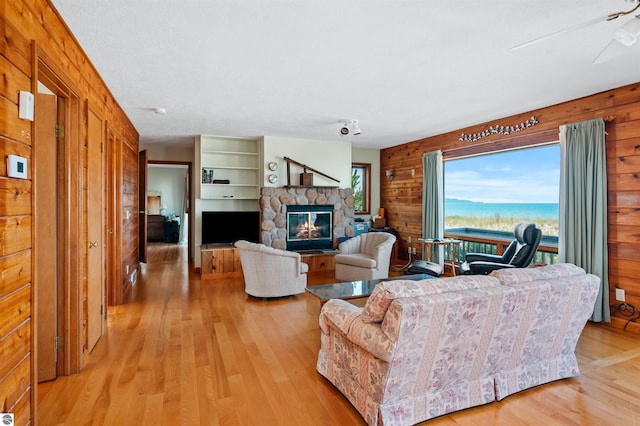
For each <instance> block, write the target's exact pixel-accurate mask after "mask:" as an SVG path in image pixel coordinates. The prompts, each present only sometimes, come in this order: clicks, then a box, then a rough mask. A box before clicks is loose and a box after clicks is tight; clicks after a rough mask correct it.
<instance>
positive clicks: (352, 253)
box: [335, 232, 396, 281]
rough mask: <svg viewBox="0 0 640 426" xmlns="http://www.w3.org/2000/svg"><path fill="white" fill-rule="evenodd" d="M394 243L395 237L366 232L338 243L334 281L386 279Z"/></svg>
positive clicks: (384, 233) (388, 234) (386, 233)
mask: <svg viewBox="0 0 640 426" xmlns="http://www.w3.org/2000/svg"><path fill="white" fill-rule="evenodd" d="M395 241H396V237H395V236H394V235H393V234H390V233H388V232H368V233H366V234H360V235H358V236H357V237H353V238H351V239H348V240H346V241H344V242H342V243H340V245H339V246H338V249H339V251H340V253H339V254H337V255H336V259H335V263H336V280H337V281H355V280H372V279H377V278H387V277H388V276H389V263H390V262H391V249H392V248H393V243H394V242H395Z"/></svg>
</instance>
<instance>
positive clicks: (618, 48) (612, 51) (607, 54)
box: [593, 39, 629, 64]
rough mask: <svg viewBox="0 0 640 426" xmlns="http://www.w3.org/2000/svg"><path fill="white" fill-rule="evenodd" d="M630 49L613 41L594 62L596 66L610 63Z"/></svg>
mask: <svg viewBox="0 0 640 426" xmlns="http://www.w3.org/2000/svg"><path fill="white" fill-rule="evenodd" d="M628 49H629V47H628V46H624V45H622V44H620V43H619V42H618V41H616V40H615V39H614V40H611V41H610V42H609V43H608V44H607V45H606V46H605V47H604V49H602V50H601V51H600V53H599V54H598V56H596V58H595V59H594V60H593V63H594V64H601V63H603V62H607V61H610V60H611V59H613V58H615V57H617V56H620V55H622V54H623V53H625V51H627V50H628Z"/></svg>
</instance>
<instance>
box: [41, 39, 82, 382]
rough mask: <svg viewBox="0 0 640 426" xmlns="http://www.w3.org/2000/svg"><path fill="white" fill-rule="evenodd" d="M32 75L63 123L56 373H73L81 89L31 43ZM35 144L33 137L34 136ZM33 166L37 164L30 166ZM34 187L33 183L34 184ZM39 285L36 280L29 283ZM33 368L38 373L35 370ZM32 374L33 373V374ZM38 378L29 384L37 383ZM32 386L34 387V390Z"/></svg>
mask: <svg viewBox="0 0 640 426" xmlns="http://www.w3.org/2000/svg"><path fill="white" fill-rule="evenodd" d="M32 55H33V58H34V61H33V63H32V64H33V70H32V71H33V75H32V81H31V87H32V91H33V92H34V93H35V92H36V91H37V85H38V81H41V82H42V83H43V84H44V85H45V86H47V87H48V88H49V89H50V90H51V91H52V92H53V93H54V94H55V95H56V96H57V98H58V123H60V124H62V125H63V126H64V136H62V137H60V138H58V175H59V178H60V181H59V190H58V216H59V221H58V236H59V243H58V244H59V246H58V264H59V275H58V307H57V310H58V333H57V334H58V336H62V341H63V342H64V343H63V345H62V346H61V347H60V348H58V352H57V356H58V361H57V367H56V370H57V375H58V376H63V375H69V374H73V373H77V372H79V371H81V370H82V368H83V359H82V343H81V342H82V331H81V330H82V303H81V296H82V287H81V283H82V278H81V272H82V265H83V264H84V263H85V262H82V260H81V261H80V262H79V261H78V259H83V257H82V256H83V251H82V248H83V247H84V245H83V244H82V241H83V233H82V218H83V209H82V197H81V195H80V192H79V189H80V188H81V176H82V161H81V157H80V147H81V146H82V145H81V143H80V139H81V135H82V132H81V124H82V120H81V117H82V98H83V96H82V95H81V91H80V90H79V89H78V88H77V86H76V85H75V84H73V83H72V82H71V81H70V80H69V78H68V77H66V75H65V74H64V73H63V72H62V71H61V70H60V69H59V68H58V67H57V65H56V62H55V61H53V60H52V59H51V57H50V56H49V55H47V54H46V53H45V52H44V50H42V48H40V46H38V45H37V44H36V42H35V41H32ZM34 143H37V135H34ZM32 167H34V168H35V167H37V164H33V165H32ZM33 187H34V190H35V182H34V183H33ZM32 203H33V206H32V208H33V210H32V212H33V217H32V220H33V221H37V220H38V218H37V215H36V212H37V206H36V205H35V201H32ZM34 230H35V226H34V227H32V247H33V248H34V250H33V252H32V256H33V259H37V258H38V253H37V250H35V244H34V242H35V239H36V237H37V236H36V235H35V231H34ZM36 264H37V262H35V261H33V262H32V264H31V268H32V277H34V276H35V268H36ZM33 284H34V286H37V285H38V284H37V283H33ZM32 297H33V305H34V310H33V313H34V315H33V317H34V331H35V332H37V321H38V316H37V304H38V301H37V297H35V292H34V294H33V295H32ZM34 334H35V333H32V347H33V350H34V354H33V361H32V362H34V363H35V362H37V351H38V348H37V341H36V340H34V339H33V335H34ZM32 371H37V369H36V368H34V369H32ZM34 374H35V373H34ZM37 382H38V381H37V377H35V380H34V381H33V383H37ZM35 387H36V386H34V388H35Z"/></svg>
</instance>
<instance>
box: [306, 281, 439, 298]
mask: <svg viewBox="0 0 640 426" xmlns="http://www.w3.org/2000/svg"><path fill="white" fill-rule="evenodd" d="M434 278H436V277H433V276H431V275H427V274H416V275H400V276H397V277H390V278H380V279H376V280H360V281H346V282H343V283H335V284H321V285H312V286H309V287H307V288H306V290H307V292H309V293H311V294H312V295H314V296H315V297H317V298H318V299H320V301H321V302H322V303H325V302H326V301H328V300H330V299H345V300H346V299H357V298H359V297H367V296H369V295H370V294H371V292H372V291H373V288H374V287H375V286H376V284H378V283H381V282H384V281H394V280H412V281H420V280H427V279H434Z"/></svg>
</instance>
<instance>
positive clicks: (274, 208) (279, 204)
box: [260, 186, 354, 250]
mask: <svg viewBox="0 0 640 426" xmlns="http://www.w3.org/2000/svg"><path fill="white" fill-rule="evenodd" d="M353 202H354V199H353V188H336V187H324V186H312V187H302V186H299V187H266V186H265V187H263V188H262V189H261V190H260V210H261V214H262V216H261V217H262V221H261V233H260V241H261V242H262V243H263V244H264V245H267V246H269V247H273V248H277V249H281V250H286V248H287V229H286V226H287V206H290V205H327V204H328V205H332V206H333V240H334V241H336V240H337V239H338V238H341V237H352V236H353V219H354V210H353Z"/></svg>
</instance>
